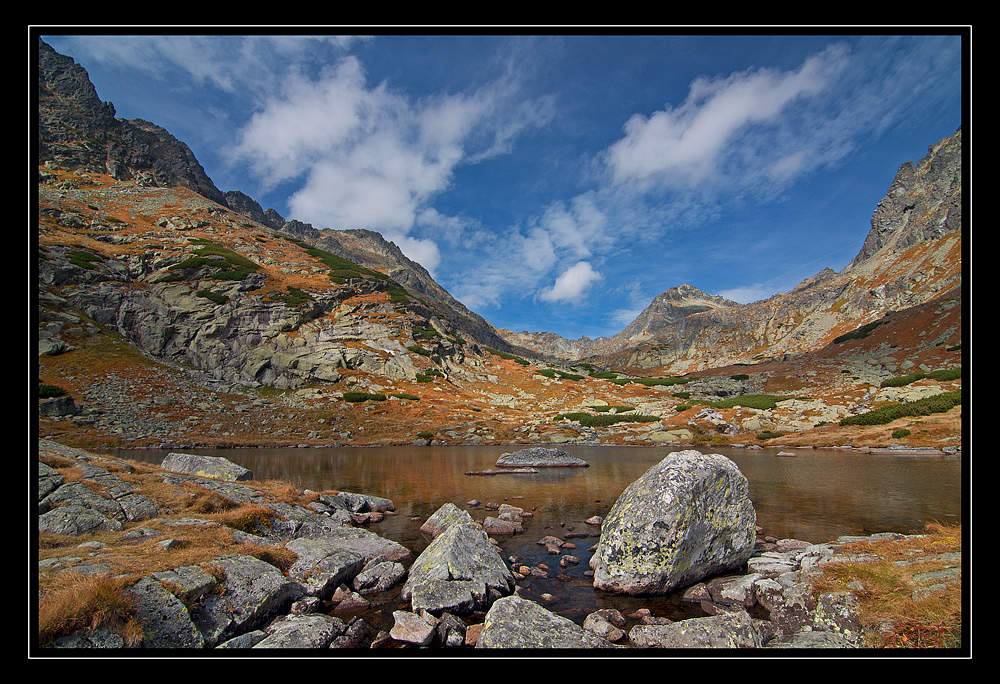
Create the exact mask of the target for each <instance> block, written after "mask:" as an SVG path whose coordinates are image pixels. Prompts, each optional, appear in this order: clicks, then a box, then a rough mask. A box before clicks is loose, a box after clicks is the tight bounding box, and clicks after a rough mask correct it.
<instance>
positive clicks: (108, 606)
mask: <svg viewBox="0 0 1000 684" xmlns="http://www.w3.org/2000/svg"><path fill="white" fill-rule="evenodd" d="M59 579H60V582H59V586H58V587H52V588H50V589H49V590H48V591H46V592H44V593H43V594H42V596H41V598H40V599H39V602H38V643H39V645H41V646H45V645H47V644H50V643H51V642H52V641H53V640H54V639H56V638H58V637H60V636H65V635H68V634H72V633H73V632H76V631H77V630H81V629H87V630H90V631H94V630H96V629H99V628H101V627H107V628H109V629H111V630H112V631H114V632H116V633H118V634H120V635H121V636H122V638H123V639H124V640H125V643H126V644H127V645H129V646H134V645H135V644H136V643H138V642H139V641H140V640H141V638H142V626H141V624H140V622H139V620H138V619H137V618H136V617H135V616H134V615H133V612H134V610H135V607H136V603H137V599H136V597H135V596H134V595H132V594H130V593H129V592H128V588H129V587H130V586H131V585H132V583H133V582H132V581H131V580H130V579H128V578H125V577H112V576H110V575H81V574H80V573H75V572H65V573H61V575H60V578H59Z"/></svg>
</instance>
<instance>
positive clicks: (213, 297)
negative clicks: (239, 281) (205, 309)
mask: <svg viewBox="0 0 1000 684" xmlns="http://www.w3.org/2000/svg"><path fill="white" fill-rule="evenodd" d="M195 294H196V295H198V296H199V297H203V298H205V299H207V300H208V301H210V302H215V303H216V304H225V303H226V302H228V301H229V297H227V296H226V295H224V294H220V293H218V292H212V291H211V290H198V291H197V292H195Z"/></svg>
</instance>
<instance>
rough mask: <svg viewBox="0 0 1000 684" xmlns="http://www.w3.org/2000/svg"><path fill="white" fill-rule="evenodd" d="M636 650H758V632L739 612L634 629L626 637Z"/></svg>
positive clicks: (746, 617)
mask: <svg viewBox="0 0 1000 684" xmlns="http://www.w3.org/2000/svg"><path fill="white" fill-rule="evenodd" d="M628 637H629V641H631V642H632V645H633V646H635V647H636V648H760V647H761V646H762V645H763V643H762V638H761V633H760V629H759V628H758V626H757V623H756V621H755V620H754V619H753V618H752V617H750V615H749V614H748V613H745V612H744V611H742V610H737V611H733V612H732V613H724V614H722V615H713V616H711V617H703V618H690V619H688V620H680V621H679V622H672V623H670V624H666V625H636V626H634V627H633V628H632V629H631V630H629V633H628Z"/></svg>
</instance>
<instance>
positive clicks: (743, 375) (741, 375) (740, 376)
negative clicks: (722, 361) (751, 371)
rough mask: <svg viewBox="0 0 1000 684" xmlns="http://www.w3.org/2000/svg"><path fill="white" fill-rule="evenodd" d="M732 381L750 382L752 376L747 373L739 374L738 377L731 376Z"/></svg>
mask: <svg viewBox="0 0 1000 684" xmlns="http://www.w3.org/2000/svg"><path fill="white" fill-rule="evenodd" d="M729 379H730V380H749V379H750V376H749V375H747V374H746V373H738V374H737V375H730V376H729Z"/></svg>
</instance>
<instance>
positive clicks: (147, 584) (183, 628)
mask: <svg viewBox="0 0 1000 684" xmlns="http://www.w3.org/2000/svg"><path fill="white" fill-rule="evenodd" d="M129 592H130V593H131V594H132V595H133V596H135V597H136V608H135V617H136V618H138V619H139V620H140V621H141V622H142V646H143V648H202V647H203V646H204V645H205V638H204V637H203V636H202V634H201V632H200V631H199V630H198V628H197V627H195V624H194V622H192V621H191V616H190V614H189V613H188V609H187V607H186V606H185V605H184V604H183V603H181V601H180V599H178V598H177V597H176V596H174V595H173V594H172V593H170V592H169V591H167V589H166V587H164V586H163V585H162V584H160V583H159V582H157V581H156V580H154V579H151V578H149V577H143V578H142V579H140V580H139V581H138V582H136V583H135V584H134V585H133V586H132V587H131V588H130V589H129Z"/></svg>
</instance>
